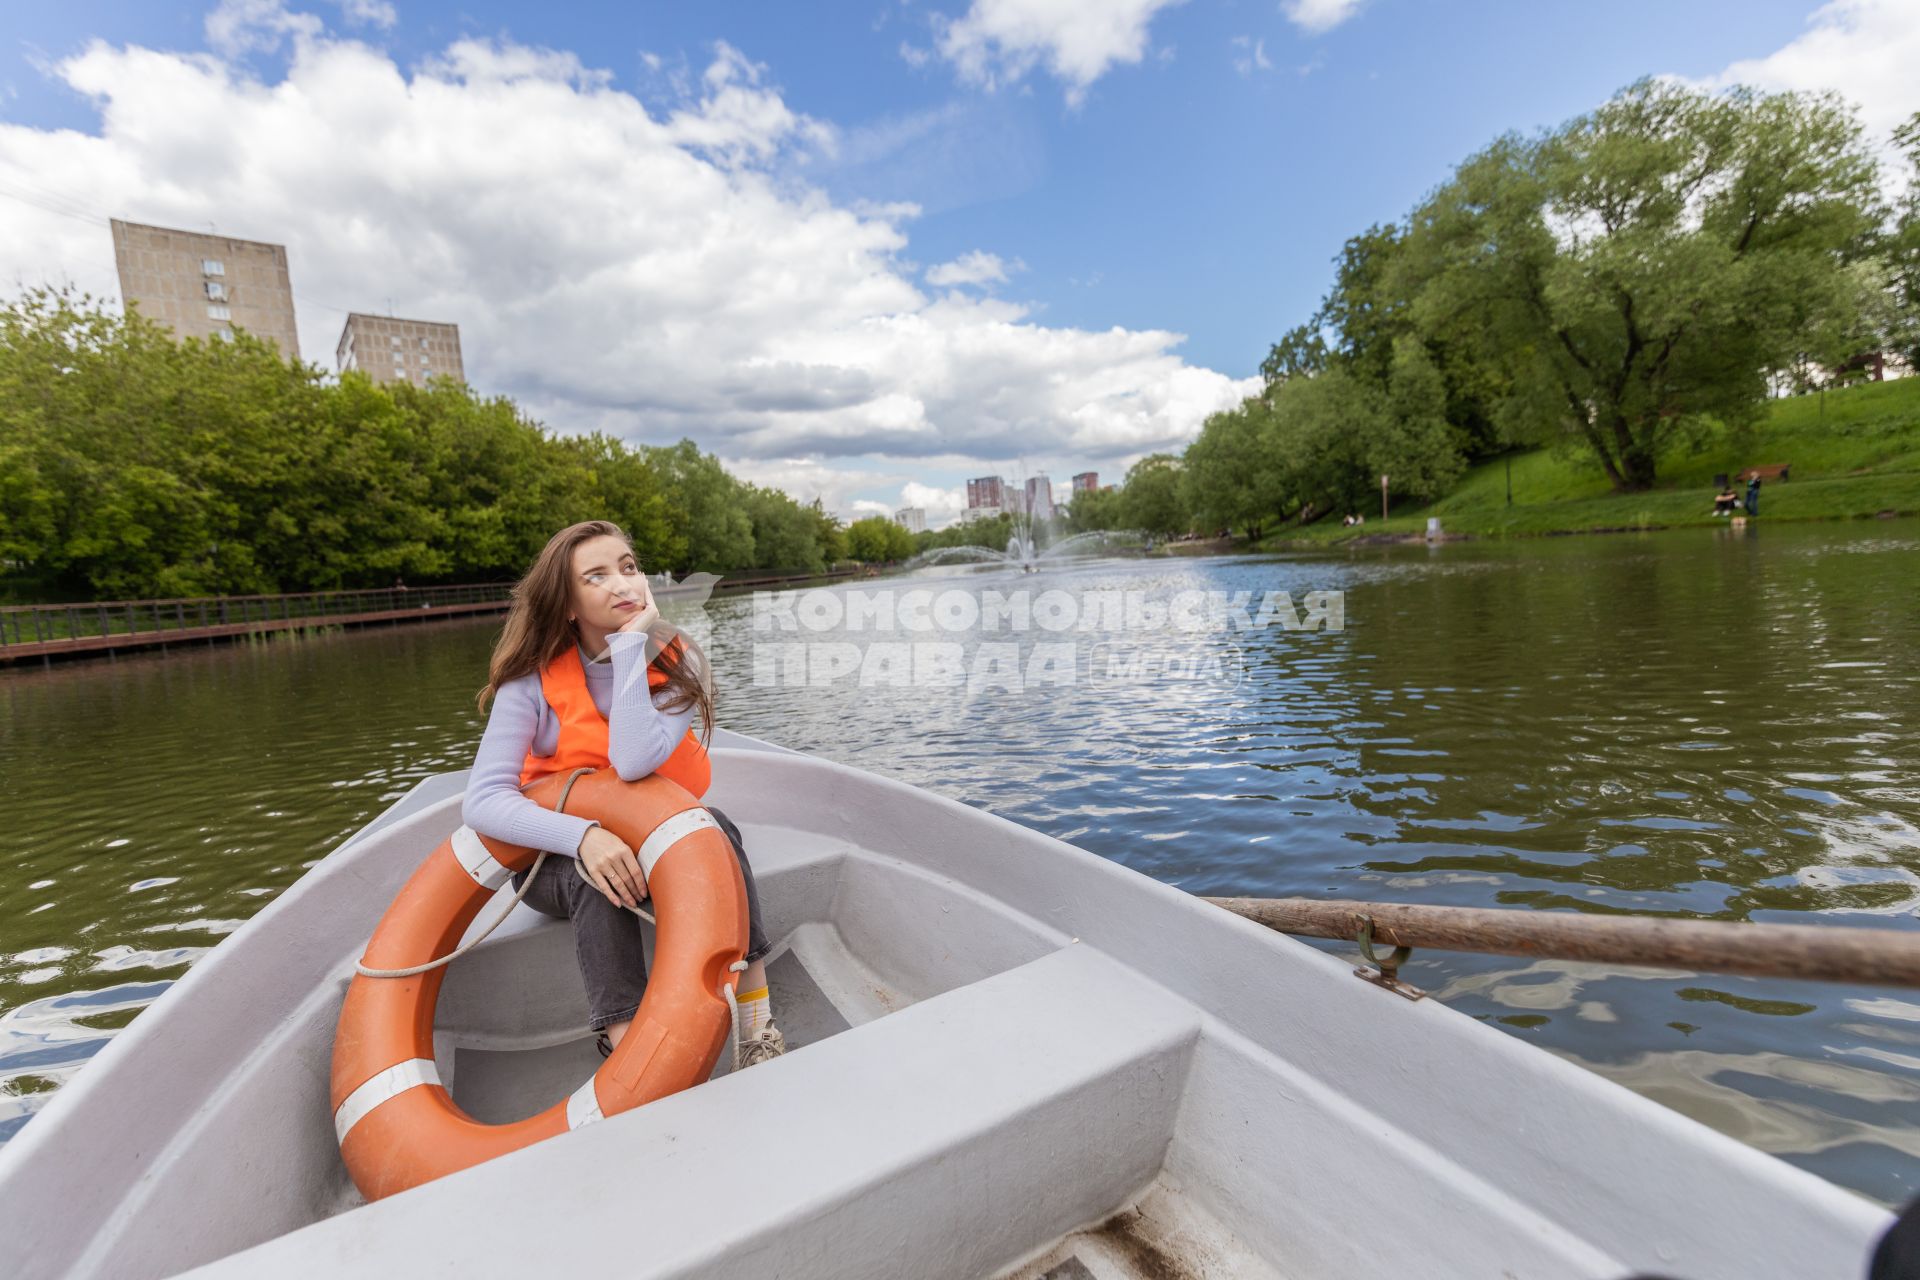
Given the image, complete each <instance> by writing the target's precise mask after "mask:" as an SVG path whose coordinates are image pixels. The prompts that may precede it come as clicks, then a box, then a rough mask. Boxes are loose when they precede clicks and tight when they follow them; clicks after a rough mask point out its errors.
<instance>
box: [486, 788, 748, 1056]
mask: <svg viewBox="0 0 1920 1280" xmlns="http://www.w3.org/2000/svg"><path fill="white" fill-rule="evenodd" d="M707 812H708V813H710V814H712V815H713V820H714V821H715V822H717V823H719V824H720V829H721V830H722V831H724V832H726V833H727V839H729V840H731V841H733V856H734V857H736V858H738V859H739V860H740V874H741V876H742V877H743V878H744V879H745V880H746V882H747V961H748V963H752V962H753V961H755V960H760V959H764V958H765V956H766V954H767V952H769V951H771V950H773V944H772V943H771V942H769V941H768V940H767V931H766V928H765V927H764V926H763V925H762V924H761V922H760V891H759V889H758V888H757V887H756V886H755V885H754V883H753V868H752V867H750V866H748V865H747V847H746V844H745V842H744V841H742V840H741V838H740V828H738V827H736V826H734V825H733V819H731V818H729V817H727V815H726V814H724V813H722V812H720V811H719V810H718V809H716V808H714V807H713V806H712V805H708V806H707ZM525 880H526V873H525V872H521V873H520V874H518V875H516V876H514V878H513V887H514V888H515V889H516V890H517V889H519V887H520V886H521V884H523V883H524V882H525ZM524 901H525V902H526V904H527V905H528V906H530V907H532V908H533V909H534V910H535V911H538V912H540V913H541V914H542V915H549V916H556V917H558V918H560V919H563V920H571V921H573V950H574V956H575V958H576V959H578V960H579V962H580V976H581V977H583V978H585V979H586V982H587V1010H588V1013H589V1015H590V1021H589V1022H588V1024H587V1025H588V1027H589V1029H591V1030H594V1031H600V1030H603V1029H605V1028H607V1027H610V1026H612V1025H613V1024H614V1023H616V1022H625V1021H626V1020H627V1019H629V1018H631V1017H633V1013H634V1010H636V1009H638V1008H639V1007H640V994H641V992H643V991H645V990H646V989H647V956H646V952H645V951H644V950H643V949H642V947H641V942H640V917H639V916H636V915H635V914H633V912H631V911H629V910H627V909H626V908H625V907H619V906H615V905H614V904H613V903H611V902H609V901H607V896H606V895H605V894H603V893H601V892H600V891H599V890H598V889H596V888H594V887H593V884H592V882H591V881H589V880H588V879H587V878H586V877H585V876H583V875H581V874H580V871H579V868H578V865H577V859H574V858H569V857H566V856H564V855H561V854H554V855H551V856H549V857H548V858H547V860H546V861H545V862H543V863H541V864H540V874H539V875H538V876H537V877H535V879H534V882H533V887H532V888H531V889H529V890H527V896H526V898H525V899H524Z"/></svg>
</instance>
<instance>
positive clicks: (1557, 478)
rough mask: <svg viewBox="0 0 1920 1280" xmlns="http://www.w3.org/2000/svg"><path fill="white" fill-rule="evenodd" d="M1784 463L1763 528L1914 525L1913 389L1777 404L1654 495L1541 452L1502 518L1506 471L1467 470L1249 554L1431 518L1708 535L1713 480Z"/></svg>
mask: <svg viewBox="0 0 1920 1280" xmlns="http://www.w3.org/2000/svg"><path fill="white" fill-rule="evenodd" d="M1782 462H1784V463H1788V464H1790V465H1791V466H1792V468H1793V472H1792V474H1793V479H1792V480H1790V481H1787V482H1784V483H1781V482H1775V481H1769V482H1768V483H1767V484H1765V485H1764V486H1763V487H1762V489H1761V491H1760V513H1761V514H1760V518H1761V519H1763V520H1769V521H1777V520H1845V519H1861V518H1870V517H1873V516H1877V515H1881V514H1883V513H1886V512H1892V513H1894V514H1897V515H1913V514H1920V378H1904V379H1901V380H1899V381H1897V382H1881V383H1869V384H1867V385H1865V386H1861V387H1854V388H1850V389H1848V390H1846V391H1834V392H1829V393H1827V394H1826V395H1825V396H1824V397H1822V396H1818V395H1809V396H1796V397H1794V398H1792V399H1788V400H1780V401H1776V402H1775V403H1774V404H1773V406H1772V408H1771V411H1770V412H1769V413H1768V415H1767V417H1766V419H1765V420H1763V421H1762V422H1761V423H1760V424H1759V425H1757V426H1756V427H1754V428H1753V429H1752V430H1750V431H1748V432H1746V433H1745V434H1744V435H1742V434H1737V433H1733V432H1728V431H1721V432H1717V433H1715V434H1714V435H1713V436H1712V437H1710V438H1709V439H1708V440H1707V441H1706V443H1705V444H1704V446H1703V447H1702V448H1701V449H1700V451H1699V452H1697V453H1676V454H1674V455H1672V456H1670V457H1667V458H1664V459H1662V460H1661V466H1660V476H1661V481H1660V487H1659V488H1657V489H1653V490H1651V491H1649V492H1646V493H1627V494H1619V493H1614V492H1613V491H1612V489H1611V488H1610V486H1609V485H1608V484H1607V480H1606V477H1605V475H1604V474H1603V473H1602V472H1601V470H1600V467H1599V464H1598V463H1596V462H1594V461H1592V460H1591V459H1590V458H1583V457H1581V456H1579V455H1577V454H1568V453H1563V452H1559V451H1556V450H1548V449H1542V450H1537V451H1535V452H1532V453H1526V454H1516V455H1515V456H1514V458H1513V462H1512V466H1513V504H1512V505H1511V506H1509V505H1508V504H1507V463H1506V462H1505V461H1504V460H1496V461H1493V462H1489V463H1484V464H1482V465H1480V466H1478V467H1475V468H1473V469H1472V470H1471V471H1469V472H1468V473H1467V475H1466V477H1465V479H1463V480H1462V481H1461V482H1460V484H1459V486H1458V487H1457V488H1455V489H1454V491H1453V492H1452V493H1450V494H1448V495H1447V496H1446V497H1444V498H1442V499H1440V500H1439V501H1437V502H1434V503H1432V504H1429V505H1424V506H1418V507H1413V506H1409V507H1407V508H1406V509H1404V510H1399V509H1396V510H1395V511H1394V513H1393V517H1392V518H1391V519H1389V520H1386V521H1382V520H1380V518H1379V512H1378V510H1377V508H1376V509H1375V510H1374V511H1372V512H1371V513H1370V514H1369V515H1368V519H1367V523H1366V524H1364V525H1361V526H1358V527H1356V528H1344V527H1342V526H1341V524H1340V522H1339V520H1338V519H1337V518H1335V519H1329V520H1323V521H1321V522H1319V523H1318V524H1314V525H1309V526H1307V527H1305V528H1289V529H1284V530H1281V531H1279V532H1276V533H1274V534H1272V535H1271V536H1269V537H1267V538H1266V539H1264V540H1263V541H1262V542H1261V543H1260V544H1259V546H1260V549H1278V548H1281V547H1285V546H1287V545H1290V544H1299V543H1315V544H1324V543H1332V542H1343V541H1347V540H1350V539H1352V538H1355V537H1374V536H1378V535H1382V534H1417V533H1424V532H1425V530H1426V527H1427V518H1428V517H1429V516H1439V517H1440V520H1441V524H1442V527H1443V528H1444V529H1445V530H1446V531H1447V532H1448V533H1455V534H1469V535H1472V536H1475V537H1495V538H1498V537H1525V536H1529V535H1538V534H1554V533H1594V532H1605V531H1612V530H1618V529H1659V528H1670V527H1674V526H1679V525H1710V524H1713V523H1715V522H1716V520H1718V521H1724V520H1725V517H1724V516H1721V517H1716V516H1714V515H1713V514H1712V512H1713V494H1714V488H1713V477H1714V476H1715V474H1717V473H1719V472H1726V473H1728V474H1729V475H1731V474H1733V473H1736V472H1738V471H1739V470H1741V469H1742V468H1743V467H1750V466H1766V465H1771V464H1774V463H1782Z"/></svg>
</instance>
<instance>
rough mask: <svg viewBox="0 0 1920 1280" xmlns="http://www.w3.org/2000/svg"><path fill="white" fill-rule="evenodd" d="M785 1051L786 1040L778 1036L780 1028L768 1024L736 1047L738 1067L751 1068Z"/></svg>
mask: <svg viewBox="0 0 1920 1280" xmlns="http://www.w3.org/2000/svg"><path fill="white" fill-rule="evenodd" d="M786 1051H787V1038H786V1037H785V1036H783V1035H781V1034H780V1028H778V1027H776V1026H774V1025H773V1024H772V1023H771V1022H769V1023H768V1024H767V1025H766V1026H764V1027H761V1028H760V1030H759V1032H758V1034H755V1035H751V1036H748V1037H747V1038H746V1039H745V1040H742V1041H741V1042H740V1043H739V1045H738V1046H737V1047H736V1055H737V1057H738V1059H739V1063H740V1066H742V1067H751V1066H754V1065H755V1064H757V1063H761V1062H765V1061H766V1060H767V1059H769V1058H777V1057H779V1056H780V1055H781V1054H783V1053H785V1052H786Z"/></svg>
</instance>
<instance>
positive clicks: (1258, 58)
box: [1228, 36, 1273, 76]
mask: <svg viewBox="0 0 1920 1280" xmlns="http://www.w3.org/2000/svg"><path fill="white" fill-rule="evenodd" d="M1228 43H1230V44H1231V45H1232V46H1233V47H1234V48H1236V49H1238V50H1240V52H1239V53H1236V54H1234V55H1233V69H1234V70H1235V71H1237V72H1239V73H1240V74H1241V75H1242V76H1251V75H1252V74H1253V73H1254V72H1256V71H1271V70H1273V60H1272V59H1271V58H1269V57H1267V42H1266V40H1265V39H1264V38H1259V39H1256V38H1255V37H1253V36H1235V37H1233V39H1232V40H1231V41H1229V42H1228Z"/></svg>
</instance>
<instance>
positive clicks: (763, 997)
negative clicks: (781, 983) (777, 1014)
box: [734, 987, 773, 1040]
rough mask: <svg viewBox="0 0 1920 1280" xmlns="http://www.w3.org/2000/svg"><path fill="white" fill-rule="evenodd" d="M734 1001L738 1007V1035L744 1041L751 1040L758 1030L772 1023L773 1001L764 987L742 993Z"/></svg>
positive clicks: (758, 1032) (757, 1033)
mask: <svg viewBox="0 0 1920 1280" xmlns="http://www.w3.org/2000/svg"><path fill="white" fill-rule="evenodd" d="M734 1001H735V1002H736V1003H737V1004H739V1006H740V1034H741V1035H742V1036H744V1037H745V1038H746V1039H748V1040H751V1039H753V1038H754V1037H755V1036H757V1035H759V1034H760V1028H762V1027H764V1026H766V1025H767V1024H768V1023H769V1022H772V1021H773V1001H772V999H771V998H770V997H769V996H768V994H767V989H766V988H765V987H760V988H758V989H756V990H753V991H742V992H741V993H740V994H739V995H737V996H735V997H734Z"/></svg>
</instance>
